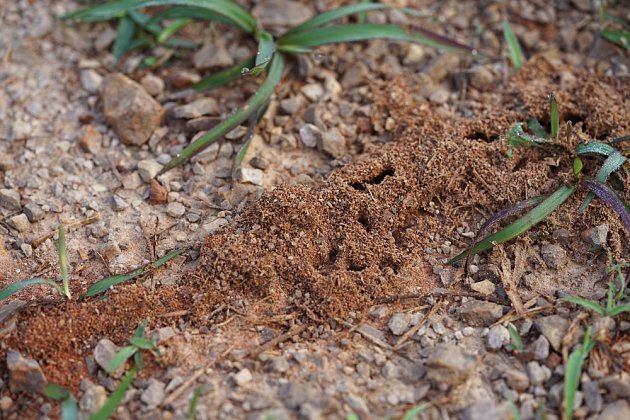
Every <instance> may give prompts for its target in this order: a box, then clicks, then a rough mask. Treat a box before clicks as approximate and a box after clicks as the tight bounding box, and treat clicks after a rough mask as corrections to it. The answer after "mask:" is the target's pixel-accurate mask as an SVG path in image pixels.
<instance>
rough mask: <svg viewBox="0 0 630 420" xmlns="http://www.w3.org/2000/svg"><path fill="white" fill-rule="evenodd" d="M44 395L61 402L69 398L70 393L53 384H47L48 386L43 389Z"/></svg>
mask: <svg viewBox="0 0 630 420" xmlns="http://www.w3.org/2000/svg"><path fill="white" fill-rule="evenodd" d="M44 395H45V396H47V397H48V398H51V399H53V400H55V401H61V400H65V399H66V398H68V397H69V396H70V391H68V390H67V389H65V388H63V387H60V386H59V385H57V384H55V383H52V382H48V384H46V387H45V388H44Z"/></svg>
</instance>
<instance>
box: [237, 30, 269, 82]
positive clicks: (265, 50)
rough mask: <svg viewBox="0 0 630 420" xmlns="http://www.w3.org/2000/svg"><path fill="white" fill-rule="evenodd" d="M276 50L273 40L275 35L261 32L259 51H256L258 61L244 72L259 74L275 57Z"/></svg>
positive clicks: (259, 35)
mask: <svg viewBox="0 0 630 420" xmlns="http://www.w3.org/2000/svg"><path fill="white" fill-rule="evenodd" d="M275 52H276V44H275V43H274V41H273V36H271V34H270V33H269V32H264V31H263V32H261V33H259V34H258V51H257V52H256V61H254V67H253V68H252V69H250V70H249V71H247V72H246V73H244V74H247V75H251V76H258V75H259V74H260V73H262V72H263V71H264V70H265V68H266V67H267V65H268V64H269V63H270V62H271V59H272V58H273V55H274V53H275Z"/></svg>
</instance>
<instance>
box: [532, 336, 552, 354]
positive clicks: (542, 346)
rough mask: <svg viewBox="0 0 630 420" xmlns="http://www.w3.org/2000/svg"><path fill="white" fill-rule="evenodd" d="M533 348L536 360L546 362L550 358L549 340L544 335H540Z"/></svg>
mask: <svg viewBox="0 0 630 420" xmlns="http://www.w3.org/2000/svg"><path fill="white" fill-rule="evenodd" d="M533 346H534V358H535V359H536V360H546V359H547V357H549V340H547V338H545V336H544V335H539V336H538V338H537V339H536V341H534V343H533Z"/></svg>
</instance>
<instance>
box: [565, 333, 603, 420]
mask: <svg viewBox="0 0 630 420" xmlns="http://www.w3.org/2000/svg"><path fill="white" fill-rule="evenodd" d="M594 346H595V340H593V339H592V338H591V334H590V328H589V329H587V330H586V333H585V335H584V342H583V344H582V345H580V346H579V347H578V348H576V349H575V350H574V351H573V352H572V353H571V355H570V356H569V360H568V362H567V366H566V369H565V374H564V402H563V405H564V418H565V419H567V420H571V419H572V418H573V405H574V404H575V392H576V391H577V388H578V385H579V384H580V375H581V372H582V364H584V361H585V360H586V358H587V357H588V354H589V353H590V352H591V350H592V349H593V347H594Z"/></svg>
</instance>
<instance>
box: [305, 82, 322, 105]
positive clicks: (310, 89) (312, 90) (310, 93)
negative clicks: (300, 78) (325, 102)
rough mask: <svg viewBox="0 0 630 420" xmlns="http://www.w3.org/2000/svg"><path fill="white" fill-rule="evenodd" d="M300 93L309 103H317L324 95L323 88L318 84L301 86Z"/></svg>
mask: <svg viewBox="0 0 630 420" xmlns="http://www.w3.org/2000/svg"><path fill="white" fill-rule="evenodd" d="M300 92H302V94H303V95H304V96H306V98H307V99H308V100H309V101H311V102H317V101H318V100H319V98H321V97H322V96H323V95H324V88H323V87H322V85H320V84H319V83H310V84H308V85H304V86H302V89H300Z"/></svg>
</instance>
